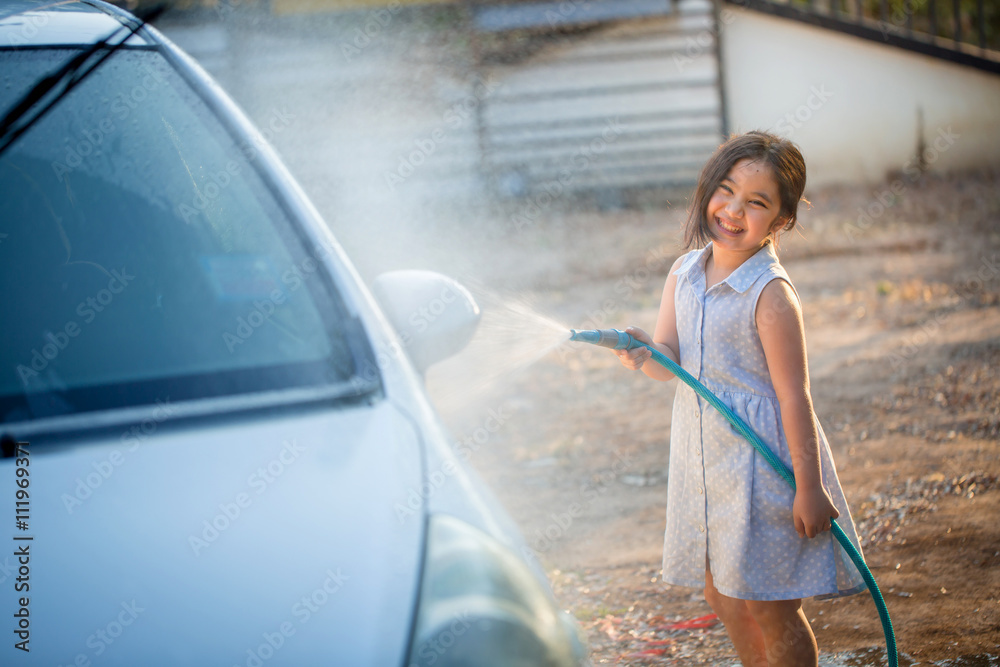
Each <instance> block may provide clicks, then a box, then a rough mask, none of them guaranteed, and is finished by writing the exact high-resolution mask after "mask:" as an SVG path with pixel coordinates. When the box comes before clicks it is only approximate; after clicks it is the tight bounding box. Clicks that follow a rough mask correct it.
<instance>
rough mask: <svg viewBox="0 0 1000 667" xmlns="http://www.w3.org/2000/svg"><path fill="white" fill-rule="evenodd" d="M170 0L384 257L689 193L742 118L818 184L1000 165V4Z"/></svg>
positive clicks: (191, 35) (678, 200)
mask: <svg viewBox="0 0 1000 667" xmlns="http://www.w3.org/2000/svg"><path fill="white" fill-rule="evenodd" d="M122 4H124V5H125V6H126V7H128V8H130V9H133V10H135V9H140V8H142V7H143V6H144V5H145V4H152V3H144V2H127V3H122ZM170 6H171V11H170V12H168V14H167V15H166V16H165V17H164V18H163V19H162V20H161V21H160V22H159V26H160V27H161V28H162V29H163V30H164V32H165V33H166V34H167V35H168V36H169V37H170V38H171V39H173V40H174V41H176V42H177V43H178V44H179V45H180V46H181V47H183V48H184V49H186V50H187V51H188V52H189V53H190V54H192V55H193V56H194V57H195V58H196V59H197V60H198V61H199V62H200V63H201V64H202V65H203V66H204V67H205V68H206V69H207V70H208V71H209V72H210V73H211V74H212V75H213V76H214V77H215V78H216V79H217V80H218V81H219V82H220V83H221V84H222V86H223V87H224V88H225V89H226V90H227V91H228V92H229V93H230V94H231V95H232V96H233V97H234V98H235V99H236V100H237V101H238V102H239V103H240V104H241V105H242V106H243V108H244V109H245V110H246V111H247V112H248V114H249V115H250V116H251V117H252V119H253V120H254V121H256V123H257V124H258V125H259V126H261V127H265V128H266V127H268V125H269V124H273V125H274V128H273V131H272V132H271V133H270V134H271V136H270V139H271V141H272V143H273V144H274V145H275V146H276V147H277V148H278V150H279V152H280V153H281V154H282V155H283V156H284V157H285V159H286V161H287V162H288V163H289V164H290V165H291V166H292V171H293V173H294V174H295V175H296V176H297V177H298V178H299V179H300V180H301V181H302V182H303V184H304V185H305V187H306V189H307V191H308V193H309V194H310V196H311V197H312V198H313V200H314V201H315V203H316V204H317V206H318V207H319V209H320V211H321V212H322V213H323V214H324V215H325V217H326V219H327V220H328V221H329V223H330V224H331V226H332V227H333V228H334V230H335V231H336V232H337V235H338V236H339V237H340V238H341V240H342V242H343V243H345V244H346V245H347V246H348V249H349V251H351V253H352V256H353V257H354V259H355V261H356V262H357V263H358V264H359V266H360V267H361V269H362V271H363V273H364V274H365V275H366V277H370V274H371V273H372V272H373V271H377V270H380V269H384V268H391V267H396V266H398V265H401V264H414V263H415V262H419V260H418V259H417V257H415V255H414V253H418V254H423V253H426V252H432V253H433V251H434V248H424V247H422V246H423V245H425V244H424V243H421V239H420V237H421V234H423V233H425V232H426V231H427V230H428V229H430V228H435V227H439V226H442V225H444V226H445V227H447V228H449V231H452V230H451V229H450V227H451V225H450V223H451V222H452V221H463V222H464V223H466V224H463V225H460V227H469V226H472V227H475V229H476V232H477V233H478V234H483V233H486V234H495V233H501V234H503V233H509V232H511V231H514V232H517V231H522V230H523V229H524V228H526V227H527V226H528V225H533V224H537V223H538V222H539V220H540V219H541V218H542V217H544V218H546V219H549V220H551V219H553V218H558V217H559V216H560V215H561V214H562V213H563V212H564V211H566V210H567V209H569V210H573V211H579V210H599V211H608V210H622V209H630V210H637V209H648V208H650V207H660V208H663V207H667V208H675V207H681V208H683V207H684V206H685V204H686V200H685V198H686V196H687V193H688V192H689V191H690V189H691V187H692V186H693V184H694V182H695V180H696V178H697V175H698V172H699V170H700V167H701V165H702V164H703V163H704V161H705V159H706V157H707V156H708V155H709V154H710V153H711V152H712V150H713V149H714V148H715V146H717V145H718V144H719V143H720V141H721V140H722V138H723V137H724V136H726V135H727V134H728V133H730V132H739V131H746V130H749V129H755V128H757V129H769V130H771V131H774V132H777V133H779V134H782V135H785V136H787V137H789V138H791V139H792V140H794V141H795V142H796V143H798V144H799V145H800V147H801V148H802V150H803V152H804V153H805V155H806V158H807V163H808V165H809V185H810V187H811V188H814V187H817V186H822V185H828V184H843V183H850V184H860V183H871V182H877V181H880V180H882V179H883V178H885V177H886V176H887V175H889V174H892V173H903V174H904V176H906V177H907V178H909V179H910V180H911V181H912V179H913V178H915V176H916V175H917V174H919V173H920V172H922V171H925V170H927V169H929V168H932V169H933V170H934V171H936V172H939V173H941V172H949V171H955V170H967V169H970V168H982V167H988V166H993V165H996V164H997V163H998V162H1000V132H998V118H1000V114H998V111H1000V78H998V76H997V74H998V73H1000V55H998V51H997V49H998V48H1000V46H998V44H1000V6H998V3H996V2H994V1H992V0H989V1H984V0H961V1H959V0H954V2H953V1H952V0H936V1H935V0H808V1H807V0H800V1H795V2H769V1H760V2H757V1H750V0H746V1H743V2H718V3H714V4H713V3H712V2H710V1H709V0H587V1H585V0H566V1H563V2H558V1H553V2H505V3H497V2H478V1H477V2H447V1H438V2H415V1H413V0H394V1H392V2H388V3H386V2H382V1H381V0H376V1H371V2H369V1H367V0H179V1H178V2H175V3H170ZM539 207H541V208H542V209H544V213H543V212H542V211H541V210H540V209H539ZM536 209H539V210H536ZM383 230H384V231H385V234H382V233H381V232H382V231H383ZM372 233H376V234H380V237H379V243H378V244H377V245H378V246H379V248H378V256H377V257H368V255H369V254H370V253H369V252H368V250H369V249H370V246H371V245H372V244H370V243H367V242H358V243H356V242H355V241H354V239H355V237H356V236H357V235H361V236H362V237H364V236H366V235H367V234H372ZM435 241H436V242H435V243H434V244H430V245H437V243H438V242H439V241H440V240H437V239H436V240H435ZM447 250H449V251H450V250H451V248H447ZM446 254H448V255H451V254H453V253H450V252H448V253H446ZM438 259H440V258H438ZM452 259H453V260H458V258H455V257H453V258H452ZM476 264H477V262H470V263H469V264H468V265H463V264H461V263H460V262H459V263H457V264H456V265H455V266H454V267H453V271H454V272H457V273H464V272H466V271H472V272H474V269H475V267H476ZM438 268H448V267H438Z"/></svg>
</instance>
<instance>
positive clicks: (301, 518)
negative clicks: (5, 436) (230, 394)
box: [0, 400, 424, 667]
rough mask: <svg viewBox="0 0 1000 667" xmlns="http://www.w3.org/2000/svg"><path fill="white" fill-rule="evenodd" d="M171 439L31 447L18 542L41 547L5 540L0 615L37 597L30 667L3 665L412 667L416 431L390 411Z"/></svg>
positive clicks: (150, 431) (418, 535)
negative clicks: (22, 558)
mask: <svg viewBox="0 0 1000 667" xmlns="http://www.w3.org/2000/svg"><path fill="white" fill-rule="evenodd" d="M167 409H168V408H166V409H165V411H166V410H167ZM171 426H172V425H171V424H170V423H169V415H166V416H165V417H164V419H163V421H162V422H158V421H156V420H153V419H150V420H147V421H146V422H143V423H142V424H140V425H137V427H136V428H134V429H132V428H130V429H128V430H126V429H123V431H126V432H124V433H116V434H115V437H113V438H106V439H102V440H100V441H89V442H82V443H81V442H79V441H77V442H75V443H74V444H72V445H42V444H39V445H37V446H33V447H29V451H30V459H29V461H30V463H29V465H28V469H29V470H30V477H29V479H30V487H29V491H30V503H31V504H30V517H29V518H28V519H27V522H28V530H26V531H22V530H14V528H13V527H12V528H11V531H10V532H15V533H16V536H17V537H28V536H30V537H32V538H33V540H31V541H28V540H20V541H10V538H9V537H8V538H6V539H5V540H4V542H5V543H6V544H7V545H8V547H5V548H4V549H3V551H2V552H0V553H2V554H3V555H2V556H0V580H3V581H2V582H0V590H2V592H0V600H2V605H0V608H2V609H3V613H4V615H5V616H6V617H7V618H8V619H10V618H11V617H10V614H12V613H16V612H18V610H19V609H20V608H21V607H22V602H21V601H19V598H21V597H24V598H27V610H28V612H27V613H28V614H29V615H30V621H29V623H30V644H29V648H30V654H29V653H23V652H22V651H18V650H15V649H12V647H10V646H6V647H5V648H4V654H5V656H7V657H5V658H4V660H3V662H4V664H11V662H8V657H13V663H14V664H29V663H30V664H43V663H44V664H59V665H62V664H88V662H86V661H93V662H94V663H95V664H102V665H128V666H129V667H135V665H144V666H153V665H178V664H187V665H209V664H218V665H225V666H228V665H234V666H236V665H239V666H243V665H246V666H247V667H254V666H257V667H260V666H261V665H263V664H266V665H268V667H270V666H271V665H275V664H292V665H321V664H322V665H334V664H354V665H362V664H370V665H374V664H379V665H393V664H395V665H399V664H403V663H404V661H405V651H406V648H407V643H408V639H409V631H410V627H411V625H412V617H413V612H414V608H415V602H416V594H417V590H418V585H419V575H420V564H421V557H422V551H423V546H422V545H423V532H424V522H423V520H422V517H421V516H409V515H404V516H400V515H397V513H396V511H395V510H394V507H395V505H396V504H397V503H398V502H399V500H400V499H401V498H402V499H405V497H406V494H407V492H408V489H417V488H419V485H420V480H421V464H420V459H421V453H420V442H419V439H418V436H417V433H416V432H415V430H414V428H413V426H412V424H411V423H410V422H409V421H408V420H407V419H405V418H404V417H403V416H402V415H401V414H400V413H399V412H398V411H397V410H396V409H395V408H394V407H393V405H392V404H391V403H390V402H388V401H384V400H383V401H381V402H379V403H378V404H376V405H375V406H363V407H352V408H348V409H340V410H325V411H314V412H311V413H308V414H300V415H296V416H294V417H292V416H285V417H273V416H272V417H271V418H268V419H256V420H250V421H246V420H244V421H240V422H238V423H234V422H229V423H228V424H214V425H212V426H200V427H197V428H190V427H185V428H179V427H177V426H176V425H173V427H171ZM22 463H23V462H22ZM0 474H2V475H3V476H4V477H5V478H6V479H13V476H14V474H15V461H14V459H5V460H3V461H2V462H0ZM4 486H5V487H6V488H11V487H10V485H7V484H5V485H4ZM5 507H6V508H7V510H8V511H7V514H8V516H9V517H10V519H9V520H10V521H13V520H14V519H13V515H14V498H12V497H11V498H7V499H6V500H5ZM5 532H7V531H5ZM8 534H9V533H8ZM9 545H14V546H9ZM25 547H27V549H28V552H29V554H30V555H29V556H28V563H27V568H28V570H29V572H28V574H27V575H26V576H25V581H24V582H23V583H27V584H28V585H29V586H30V589H28V590H22V591H20V592H16V591H15V584H16V580H17V579H18V577H19V576H20V575H19V574H18V572H17V569H18V568H19V567H20V564H19V563H18V562H17V561H18V557H17V556H15V555H14V552H15V550H16V549H23V548H25ZM15 622H18V621H16V620H15ZM14 641H18V640H17V638H16V637H15V639H14ZM12 643H13V642H12ZM29 656H30V657H29ZM78 656H84V657H83V658H80V657H78ZM74 661H78V662H76V663H74Z"/></svg>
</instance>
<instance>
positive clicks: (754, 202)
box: [750, 199, 767, 208]
mask: <svg viewBox="0 0 1000 667" xmlns="http://www.w3.org/2000/svg"><path fill="white" fill-rule="evenodd" d="M750 203H751V204H756V205H757V206H763V207H764V208H767V204H765V203H764V202H762V201H761V200H759V199H751V200H750Z"/></svg>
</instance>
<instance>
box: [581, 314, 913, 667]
mask: <svg viewBox="0 0 1000 667" xmlns="http://www.w3.org/2000/svg"><path fill="white" fill-rule="evenodd" d="M570 340H574V341H581V342H585V343H591V344H593V345H600V346H601V347H607V348H611V349H613V350H631V349H633V348H636V347H644V348H646V349H648V350H649V351H650V352H652V353H653V359H654V360H656V362H657V363H659V364H660V365H661V366H663V367H664V368H666V369H667V370H669V371H670V372H671V373H673V374H674V375H676V376H677V377H679V378H680V379H681V380H682V381H683V382H684V383H685V384H687V385H688V386H689V387H691V388H692V389H694V390H695V392H696V393H697V394H698V395H699V396H701V397H702V398H704V399H705V400H706V401H708V402H709V403H710V404H711V405H712V407H714V408H715V409H716V410H718V411H719V412H721V413H722V415H723V416H724V417H725V418H726V419H727V420H729V423H730V424H732V425H733V428H735V429H736V430H737V431H739V433H740V435H742V436H743V437H744V438H746V439H747V441H748V442H749V443H750V444H751V445H753V447H754V449H756V450H757V451H758V452H759V453H760V454H761V456H763V457H764V458H765V459H766V460H767V462H768V463H770V464H771V467H772V468H774V469H775V470H776V471H777V473H778V474H779V475H781V476H782V477H784V478H785V481H786V482H788V483H789V484H791V485H792V488H793V489H794V488H795V476H794V475H793V474H792V471H791V469H790V468H789V467H788V466H787V465H785V462H784V461H782V460H781V459H779V458H778V457H777V456H776V455H775V453H774V452H772V451H771V450H770V449H769V448H768V446H767V445H766V444H764V442H763V441H762V440H761V439H760V437H759V436H758V435H757V434H756V433H754V432H753V430H752V429H751V428H750V427H749V426H747V424H746V422H744V421H743V420H742V419H740V417H739V415H737V414H736V413H734V412H733V411H732V410H730V409H729V406H727V405H726V404H725V403H723V402H722V401H720V400H719V398H718V397H717V396H716V395H715V394H713V393H712V392H711V391H709V390H708V389H707V388H706V387H705V385H703V384H702V383H701V382H699V381H698V380H697V378H695V377H694V376H693V375H691V374H690V373H688V372H687V371H686V370H684V369H683V368H681V367H680V366H679V365H678V364H677V363H676V362H675V361H674V360H673V359H671V358H669V357H667V356H666V355H665V354H663V353H662V352H660V351H659V350H655V349H653V348H652V347H650V346H649V345H646V344H645V343H643V342H642V341H638V340H636V339H635V338H633V337H632V336H631V335H630V334H628V333H626V332H624V331H620V330H618V329H599V330H598V329H593V330H590V331H577V330H575V329H571V330H570ZM830 532H831V533H833V536H834V537H835V538H837V541H838V542H840V545H841V546H842V547H844V551H846V552H847V555H848V556H850V557H851V560H852V561H853V562H854V566H855V567H857V568H858V572H860V573H861V577H862V579H864V581H865V584H866V585H867V586H868V591H869V592H870V593H871V595H872V600H873V601H874V602H875V607H876V608H877V609H878V615H879V618H880V619H881V620H882V631H883V632H884V633H885V649H886V655H887V656H888V660H889V667H898V665H899V653H898V650H897V648H896V633H895V632H893V629H892V619H890V618H889V610H888V608H886V606H885V599H884V598H883V597H882V592H881V591H880V590H879V588H878V584H877V583H875V577H874V576H872V573H871V570H869V569H868V565H867V564H865V559H864V557H862V555H861V552H859V551H858V550H857V548H855V546H854V543H852V542H851V540H850V539H849V538H848V537H847V533H845V532H844V529H843V528H841V527H840V526H839V525H838V524H837V521H836V519H830Z"/></svg>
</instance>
